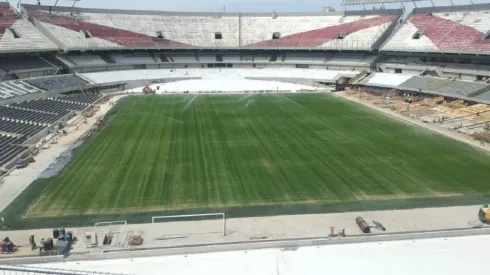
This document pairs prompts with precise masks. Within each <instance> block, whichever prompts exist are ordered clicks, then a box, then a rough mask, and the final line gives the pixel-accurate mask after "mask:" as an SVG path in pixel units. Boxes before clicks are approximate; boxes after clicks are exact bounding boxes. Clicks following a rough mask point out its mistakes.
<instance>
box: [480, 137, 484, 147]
mask: <svg viewBox="0 0 490 275" xmlns="http://www.w3.org/2000/svg"><path fill="white" fill-rule="evenodd" d="M480 145H481V146H485V141H484V140H483V138H482V139H481V140H480Z"/></svg>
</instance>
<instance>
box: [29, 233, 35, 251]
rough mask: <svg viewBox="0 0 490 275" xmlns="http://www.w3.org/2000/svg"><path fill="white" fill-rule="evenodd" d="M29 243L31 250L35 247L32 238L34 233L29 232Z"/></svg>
mask: <svg viewBox="0 0 490 275" xmlns="http://www.w3.org/2000/svg"><path fill="white" fill-rule="evenodd" d="M29 243H30V244H31V249H32V250H34V249H36V240H35V239H34V233H31V236H30V237H29Z"/></svg>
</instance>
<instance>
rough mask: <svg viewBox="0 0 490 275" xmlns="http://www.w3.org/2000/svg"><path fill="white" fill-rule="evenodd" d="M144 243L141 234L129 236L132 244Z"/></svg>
mask: <svg viewBox="0 0 490 275" xmlns="http://www.w3.org/2000/svg"><path fill="white" fill-rule="evenodd" d="M142 243H143V238H142V237H141V235H134V236H131V237H130V238H129V241H128V244H129V245H130V246H135V245H141V244H142Z"/></svg>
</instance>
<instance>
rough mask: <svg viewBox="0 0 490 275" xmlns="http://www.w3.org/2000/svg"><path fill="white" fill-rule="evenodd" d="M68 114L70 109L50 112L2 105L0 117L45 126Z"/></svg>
mask: <svg viewBox="0 0 490 275" xmlns="http://www.w3.org/2000/svg"><path fill="white" fill-rule="evenodd" d="M66 114H68V111H63V112H61V113H59V114H48V113H43V112H40V111H33V110H22V109H18V108H14V107H9V106H0V117H1V118H2V119H4V120H9V121H19V122H33V123H38V124H41V125H45V126H48V125H50V124H52V123H54V122H56V121H58V120H59V119H60V118H62V117H63V116H64V115H66Z"/></svg>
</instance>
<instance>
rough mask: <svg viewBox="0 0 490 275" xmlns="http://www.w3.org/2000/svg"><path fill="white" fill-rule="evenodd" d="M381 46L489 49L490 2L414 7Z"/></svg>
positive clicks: (389, 48)
mask: <svg viewBox="0 0 490 275" xmlns="http://www.w3.org/2000/svg"><path fill="white" fill-rule="evenodd" d="M381 50H383V51H406V52H447V53H490V4H477V5H471V6H455V7H432V8H418V9H414V11H413V13H412V14H411V15H410V16H409V17H408V19H407V20H406V21H405V23H403V25H402V26H401V27H400V28H399V30H398V31H397V32H396V33H394V34H393V35H392V37H391V38H390V39H389V40H388V41H387V42H386V43H385V44H384V45H383V46H382V49H381Z"/></svg>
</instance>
